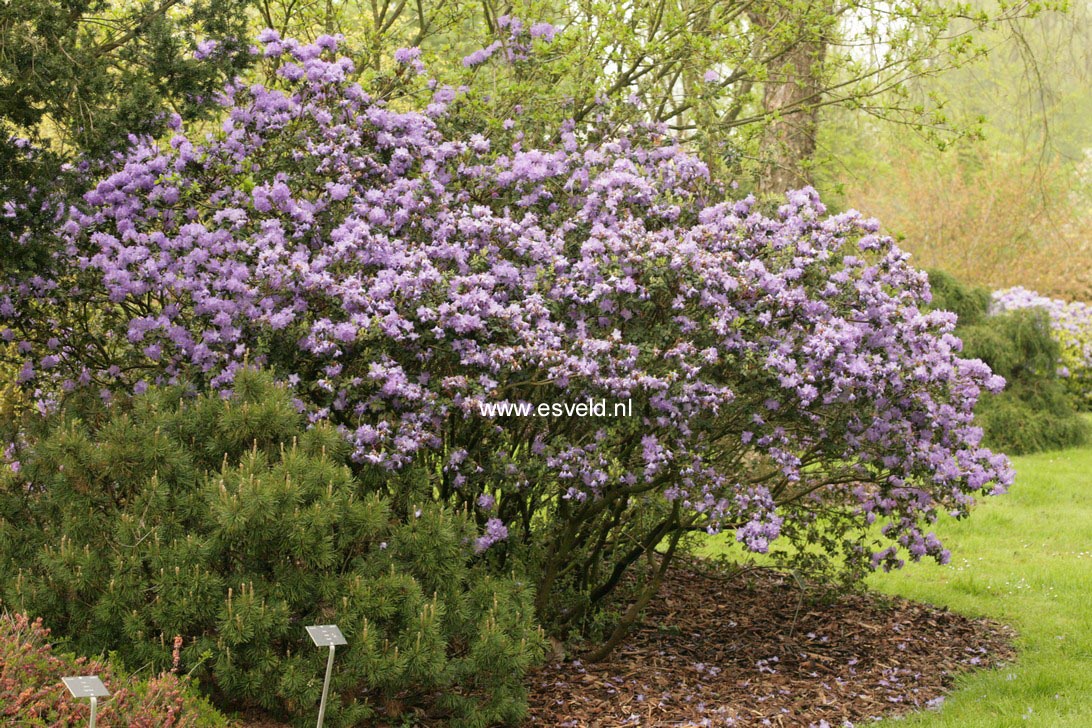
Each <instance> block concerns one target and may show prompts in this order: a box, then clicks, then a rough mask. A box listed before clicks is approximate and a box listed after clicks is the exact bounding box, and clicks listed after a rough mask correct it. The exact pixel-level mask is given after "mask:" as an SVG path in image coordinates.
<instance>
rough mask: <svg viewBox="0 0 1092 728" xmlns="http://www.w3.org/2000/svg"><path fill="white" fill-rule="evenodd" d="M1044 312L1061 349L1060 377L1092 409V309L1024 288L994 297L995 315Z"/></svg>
mask: <svg viewBox="0 0 1092 728" xmlns="http://www.w3.org/2000/svg"><path fill="white" fill-rule="evenodd" d="M1029 308H1032V309H1035V308H1037V309H1042V310H1043V311H1045V312H1046V314H1047V316H1049V317H1050V325H1051V326H1050V328H1051V333H1052V334H1053V336H1054V339H1055V340H1056V341H1057V342H1058V346H1059V347H1060V348H1061V356H1060V361H1059V362H1058V366H1059V374H1060V375H1061V376H1062V377H1063V378H1064V379H1065V380H1066V384H1067V388H1068V390H1069V392H1070V393H1071V394H1072V395H1073V396H1074V398H1075V400H1076V402H1077V404H1078V406H1080V407H1081V408H1082V409H1088V408H1089V407H1090V406H1092V306H1089V305H1088V304H1087V303H1083V302H1080V301H1062V300H1060V299H1057V298H1048V297H1046V296H1042V295H1040V294H1038V293H1036V292H1035V291H1031V290H1028V289H1027V288H1023V287H1021V286H1016V287H1014V288H1006V289H1004V290H1001V291H995V292H994V293H993V301H992V305H991V310H992V311H993V312H995V313H1000V312H1004V311H1017V310H1023V309H1029Z"/></svg>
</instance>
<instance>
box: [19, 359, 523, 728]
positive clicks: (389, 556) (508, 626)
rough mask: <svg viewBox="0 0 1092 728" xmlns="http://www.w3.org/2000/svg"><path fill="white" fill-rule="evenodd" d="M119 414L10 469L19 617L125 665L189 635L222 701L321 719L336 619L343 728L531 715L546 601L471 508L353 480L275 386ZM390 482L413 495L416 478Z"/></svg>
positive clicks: (157, 656) (322, 428)
mask: <svg viewBox="0 0 1092 728" xmlns="http://www.w3.org/2000/svg"><path fill="white" fill-rule="evenodd" d="M122 405H123V403H122V402H119V403H118V404H117V405H115V406H114V407H113V408H109V409H107V410H106V411H105V413H100V414H99V415H98V416H97V419H99V421H98V422H97V423H95V424H90V423H89V422H87V421H83V420H81V419H78V418H77V417H75V416H73V415H71V414H70V415H69V416H67V417H66V418H64V419H62V420H61V421H60V422H58V423H57V424H56V426H55V427H54V428H53V429H52V431H51V432H49V433H48V434H47V435H46V436H45V437H44V438H43V439H41V441H40V442H39V443H38V444H37V445H36V446H35V447H33V448H32V449H31V451H30V452H28V453H27V454H26V456H25V457H24V462H23V463H21V467H20V468H19V472H18V473H17V474H16V473H12V472H11V471H10V470H6V471H5V475H3V476H0V483H2V485H3V488H2V497H0V558H2V564H3V566H2V567H0V574H3V575H4V577H3V581H2V583H0V595H2V598H3V601H4V602H5V603H7V604H10V605H13V606H15V607H16V608H18V609H25V610H28V611H30V612H31V613H34V614H39V615H41V616H42V617H43V618H44V619H45V621H46V623H47V624H49V625H51V626H53V627H54V628H56V629H57V630H58V632H59V633H61V634H63V635H65V636H66V637H67V638H68V640H69V641H70V644H71V645H72V646H73V647H74V648H76V649H78V650H81V651H85V652H97V651H99V650H103V649H109V650H116V653H117V655H118V657H119V658H120V659H122V660H123V661H124V662H125V663H126V664H129V665H145V664H151V665H153V666H156V667H157V668H162V667H164V666H167V665H168V664H169V662H170V661H171V652H172V638H173V636H174V635H181V636H182V640H183V643H182V648H181V653H180V655H181V668H182V669H183V670H185V671H190V670H192V671H194V674H195V675H196V676H198V677H199V678H200V680H201V681H202V684H203V685H204V687H205V688H206V690H207V691H208V692H209V693H210V694H211V695H212V696H213V697H214V698H215V699H216V700H217V702H218V703H220V704H221V705H223V706H225V707H230V708H245V707H248V706H258V707H261V708H264V709H266V710H268V711H270V712H272V713H274V714H278V715H283V716H288V717H292V716H295V717H300V718H301V720H303V722H307V721H308V720H313V719H314V712H315V709H316V706H317V702H318V698H319V692H320V690H321V683H322V675H323V670H324V668H325V658H326V651H325V650H319V649H316V648H314V647H313V646H312V645H311V643H310V641H309V639H308V637H307V636H306V634H305V632H304V626H306V625H309V624H325V623H336V624H339V625H340V626H341V628H342V630H343V631H344V632H345V634H346V636H347V638H348V641H349V645H348V646H347V647H344V648H341V649H340V650H339V651H338V655H337V662H336V670H335V674H334V679H333V688H332V692H333V698H332V704H331V705H330V707H329V712H328V717H329V719H330V721H331V723H330V724H331V725H361V724H364V723H368V722H374V721H377V720H379V719H395V718H403V717H405V716H412V715H414V714H415V713H416V712H418V711H427V712H428V713H429V714H430V715H438V716H448V717H449V718H450V719H451V720H452V721H453V724H455V725H492V724H496V723H508V722H513V721H516V720H518V719H519V718H520V717H521V715H522V714H523V710H524V692H523V687H522V676H523V674H524V673H525V671H526V670H527V668H528V667H529V666H530V665H531V664H533V663H534V662H535V660H536V658H537V656H538V655H539V654H540V653H541V650H540V648H541V645H540V638H539V636H538V632H537V631H536V628H535V627H534V624H533V621H532V616H533V607H532V592H531V589H530V587H529V585H527V584H526V583H525V582H519V581H516V580H513V579H511V578H506V577H502V576H497V575H491V574H489V573H487V572H486V571H485V570H484V569H483V568H482V567H481V565H479V564H476V563H475V560H476V554H475V550H474V542H473V539H474V536H475V524H474V523H473V522H472V521H471V520H470V519H468V518H467V516H466V514H464V513H461V512H459V513H457V512H453V511H451V510H450V509H448V508H446V507H444V506H443V505H441V504H438V503H436V502H434V501H432V500H429V499H423V500H420V501H417V502H413V501H411V500H406V501H405V502H404V503H401V504H399V503H395V502H392V501H391V500H389V499H388V498H386V497H384V496H382V495H380V494H379V493H378V492H377V491H376V490H375V489H374V488H370V487H368V486H367V485H365V484H364V483H362V482H361V481H360V480H358V479H356V478H354V476H353V475H352V473H351V472H350V470H349V469H348V468H347V467H346V466H345V455H346V452H347V449H348V447H347V444H346V442H345V439H344V438H343V437H342V436H341V435H340V434H339V433H337V432H336V431H335V430H334V429H333V428H332V427H330V426H329V425H326V424H318V425H316V426H315V427H312V428H310V429H308V428H306V427H305V422H304V420H303V418H302V416H301V415H300V414H299V413H297V411H296V409H295V408H294V406H293V404H292V402H291V398H290V397H289V395H288V393H287V392H286V391H285V389H284V388H282V387H278V386H275V385H274V384H273V383H272V381H271V378H270V377H269V376H268V375H266V374H263V373H258V372H254V371H249V370H247V371H241V372H240V373H239V375H238V376H237V377H236V379H235V387H234V392H233V394H232V396H231V397H228V398H226V399H225V398H221V397H220V396H218V395H207V396H202V397H197V398H192V397H189V396H187V395H186V393H185V392H184V391H183V390H182V389H181V388H178V387H176V388H168V389H154V390H151V391H149V392H148V393H147V394H145V395H143V396H140V397H137V398H136V399H135V401H133V402H132V405H131V407H128V406H122ZM103 414H105V415H106V416H103ZM89 419H92V420H94V419H96V416H92V417H90V418H89ZM377 477H380V476H378V475H377ZM381 477H382V478H383V480H384V481H387V483H388V484H392V489H393V490H402V491H406V492H413V488H412V483H410V481H412V480H414V479H415V478H418V479H419V478H422V475H421V474H420V473H418V472H416V471H415V470H414V469H412V468H409V469H406V470H404V471H402V472H399V473H383V474H382V476H381ZM394 481H397V483H404V484H405V485H404V486H403V485H398V484H394Z"/></svg>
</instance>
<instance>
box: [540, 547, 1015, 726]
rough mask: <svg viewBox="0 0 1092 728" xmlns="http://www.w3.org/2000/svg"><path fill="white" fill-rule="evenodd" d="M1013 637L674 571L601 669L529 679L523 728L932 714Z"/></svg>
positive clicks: (993, 628)
mask: <svg viewBox="0 0 1092 728" xmlns="http://www.w3.org/2000/svg"><path fill="white" fill-rule="evenodd" d="M1013 637H1014V635H1013V633H1012V631H1011V630H1010V629H1008V628H1006V627H1004V626H1002V625H999V624H996V623H993V622H990V621H987V620H982V619H970V618H968V617H964V616H961V615H958V614H954V613H952V612H949V611H947V610H946V609H941V608H937V607H932V606H929V605H926V604H920V603H916V602H910V601H906V600H902V599H893V598H890V597H881V596H878V595H849V596H844V597H840V598H837V599H835V600H828V601H826V602H821V603H816V602H814V601H808V600H802V599H801V592H800V590H799V588H798V587H797V585H796V582H795V581H794V580H793V579H792V578H791V577H787V576H785V575H783V574H780V573H778V572H775V571H771V570H767V569H750V570H747V571H744V572H741V573H738V574H736V575H734V576H733V575H725V574H720V573H714V572H713V571H711V570H710V569H709V568H708V567H704V566H699V565H687V566H681V567H680V568H676V569H673V570H672V573H670V574H669V576H668V577H667V578H666V579H665V583H664V586H663V588H662V589H661V592H660V596H659V597H658V598H657V600H656V601H655V602H654V603H653V604H652V605H650V606H649V608H648V610H647V612H646V614H645V615H644V618H643V620H642V623H641V625H640V626H639V627H638V628H637V629H635V631H634V633H633V634H631V635H630V637H629V638H628V639H627V640H626V641H625V642H624V643H623V644H622V645H620V646H619V647H618V649H617V650H616V651H615V652H614V654H613V655H612V656H611V657H610V658H608V660H606V661H605V662H601V663H597V664H586V663H583V662H581V661H580V660H579V659H569V660H560V661H555V662H552V663H551V664H549V665H547V666H546V667H544V668H542V669H540V670H539V671H537V672H536V673H535V674H533V675H532V678H531V683H532V684H531V695H530V702H531V717H530V719H529V720H528V723H527V725H528V726H559V727H572V728H577V727H579V728H616V727H621V726H739V727H743V726H778V727H780V728H788V727H790V726H801V727H809V728H810V727H815V728H820V727H821V728H827V727H828V726H829V727H830V728H835V727H843V726H851V725H854V724H857V725H861V724H864V723H868V722H871V720H873V719H875V718H877V717H879V716H892V715H896V714H901V713H906V712H910V711H914V710H924V709H929V708H935V707H937V706H939V704H940V703H941V702H942V701H943V700H944V694H945V692H946V691H947V690H948V688H949V687H950V686H951V684H952V678H953V676H954V675H955V674H956V673H959V672H964V671H967V670H970V669H974V668H985V667H996V666H997V665H999V664H1002V663H1004V662H1007V661H1010V660H1012V659H1013V657H1014V652H1013V649H1012V646H1011V644H1012V639H1013Z"/></svg>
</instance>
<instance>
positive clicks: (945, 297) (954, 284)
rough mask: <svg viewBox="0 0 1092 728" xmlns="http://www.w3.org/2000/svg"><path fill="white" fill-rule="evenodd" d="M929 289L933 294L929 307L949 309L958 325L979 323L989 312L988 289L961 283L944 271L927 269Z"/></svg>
mask: <svg viewBox="0 0 1092 728" xmlns="http://www.w3.org/2000/svg"><path fill="white" fill-rule="evenodd" d="M929 289H930V290H931V292H932V294H933V299H932V302H931V307H932V308H933V309H939V310H942V311H951V312H952V313H954V314H955V315H956V316H957V317H958V319H959V325H960V326H974V325H975V324H979V323H981V322H982V320H983V319H984V318H986V315H987V314H988V312H989V308H990V292H989V291H988V290H986V289H985V288H982V287H980V286H970V285H967V284H965V283H962V282H961V281H959V280H958V279H956V277H955V276H953V275H951V274H950V273H946V272H945V271H942V270H935V269H934V270H930V271H929Z"/></svg>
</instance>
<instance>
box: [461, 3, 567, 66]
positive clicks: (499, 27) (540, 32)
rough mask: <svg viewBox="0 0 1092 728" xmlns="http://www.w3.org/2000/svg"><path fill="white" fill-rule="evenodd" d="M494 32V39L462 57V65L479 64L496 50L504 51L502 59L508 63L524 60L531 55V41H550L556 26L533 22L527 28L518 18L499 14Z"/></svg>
mask: <svg viewBox="0 0 1092 728" xmlns="http://www.w3.org/2000/svg"><path fill="white" fill-rule="evenodd" d="M496 33H497V39H496V40H494V41H493V42H492V43H490V44H489V45H487V46H485V47H484V48H479V49H478V50H476V51H474V52H473V53H471V54H470V55H468V56H466V57H465V58H463V65H464V66H466V67H467V68H473V67H474V66H480V65H481V64H483V63H485V62H486V61H488V60H489V59H490V58H492V57H493V56H494V55H495V54H496V53H497V51H503V52H504V59H505V60H506V61H507V62H508V63H515V62H516V61H525V60H527V59H528V58H530V57H531V45H532V42H533V41H534V40H540V41H542V42H544V43H552V42H553V41H554V38H555V37H556V35H557V28H555V27H554V26H553V25H551V24H550V23H535V24H533V25H531V26H530V28H528V27H526V26H525V24H524V22H523V21H522V20H520V19H519V18H516V17H513V16H511V15H501V16H500V17H498V18H497V21H496Z"/></svg>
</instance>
